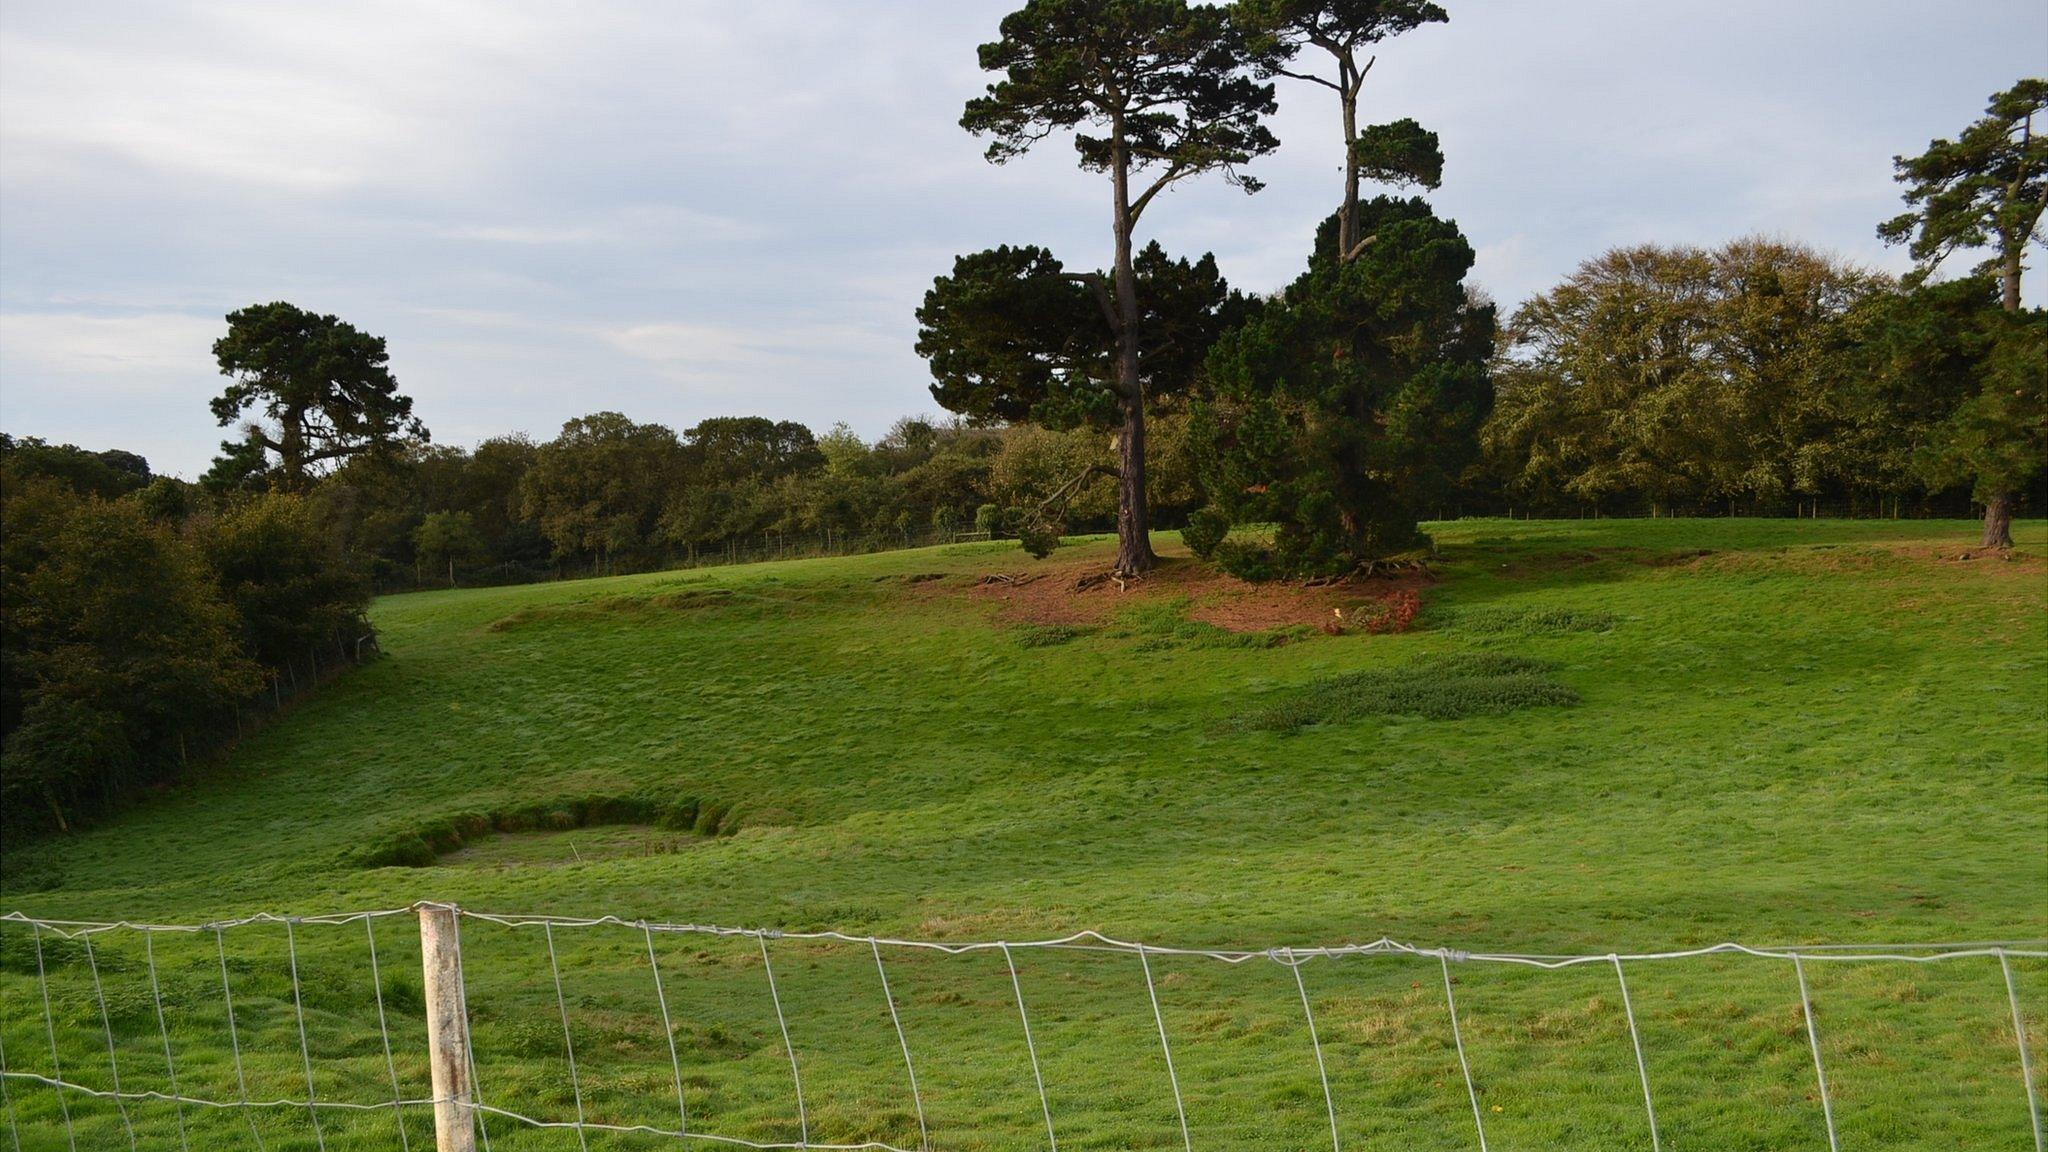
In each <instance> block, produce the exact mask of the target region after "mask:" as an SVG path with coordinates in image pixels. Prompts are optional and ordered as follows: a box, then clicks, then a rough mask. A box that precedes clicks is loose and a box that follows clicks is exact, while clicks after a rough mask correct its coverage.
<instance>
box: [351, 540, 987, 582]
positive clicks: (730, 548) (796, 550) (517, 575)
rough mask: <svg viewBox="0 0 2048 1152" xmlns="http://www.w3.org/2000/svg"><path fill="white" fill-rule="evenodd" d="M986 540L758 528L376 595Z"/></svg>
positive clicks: (395, 577)
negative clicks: (630, 556) (664, 548)
mask: <svg viewBox="0 0 2048 1152" xmlns="http://www.w3.org/2000/svg"><path fill="white" fill-rule="evenodd" d="M988 539H990V535H989V533H987V532H943V531H934V532H910V531H894V532H817V533H783V532H764V533H761V534H760V535H758V536H751V535H750V536H748V537H746V538H745V539H744V540H740V539H732V540H727V541H725V542H723V543H720V544H716V545H708V546H705V547H702V548H687V549H683V550H681V551H674V552H671V553H669V554H668V555H666V556H664V557H662V558H661V559H660V560H658V561H656V562H654V563H625V564H621V563H618V562H615V561H604V560H591V561H580V562H579V561H556V562H553V563H548V564H528V563H522V562H520V561H516V560H507V561H502V562H500V563H496V564H473V565H462V564H458V565H455V566H454V567H453V568H446V567H443V568H439V569H434V568H429V567H425V566H421V567H415V568H414V569H413V570H411V571H409V572H392V573H386V574H385V575H384V576H382V577H381V578H379V579H378V581H377V590H378V591H379V592H380V593H392V592H413V591H424V590H429V589H434V588H448V587H451V586H452V587H459V588H490V587H501V586H504V585H508V584H544V583H549V582H552V581H556V580H586V579H589V578H591V577H594V576H625V575H630V574H634V573H640V572H673V571H680V570H686V569H691V568H720V567H726V566H728V565H733V564H758V563H762V562H764V561H769V560H810V559H817V558H820V557H826V556H863V555H868V554H871V553H877V552H900V551H903V550H905V549H909V548H930V547H933V546H935V545H940V544H971V543H977V542H981V541H986V540H988Z"/></svg>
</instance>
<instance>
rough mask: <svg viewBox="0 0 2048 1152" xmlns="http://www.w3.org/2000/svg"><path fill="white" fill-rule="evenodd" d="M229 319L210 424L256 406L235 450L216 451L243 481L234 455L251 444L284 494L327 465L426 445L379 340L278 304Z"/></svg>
mask: <svg viewBox="0 0 2048 1152" xmlns="http://www.w3.org/2000/svg"><path fill="white" fill-rule="evenodd" d="M227 320H228V334H227V335H226V336H223V337H221V338H220V339H219V340H217V341H215V342H214V345H213V354H214V358H215V359H216V360H218V361H219V362H220V371H221V375H223V376H226V377H228V378H229V379H230V380H231V381H232V382H231V383H230V384H229V385H228V386H227V388H226V389H225V390H224V391H222V392H221V394H220V395H219V396H218V397H216V398H215V399H214V401H213V415H214V418H215V419H216V420H218V421H219V422H220V424H221V426H222V427H223V428H225V427H227V426H228V425H230V424H233V423H235V422H236V421H238V420H241V419H242V418H243V415H244V413H246V412H248V411H249V410H250V409H252V408H253V409H256V410H257V411H258V412H259V413H260V415H261V417H262V419H263V421H264V422H261V423H254V424H251V425H249V426H248V429H247V437H246V439H245V440H244V441H243V442H242V444H241V445H239V446H237V445H234V444H233V443H232V442H230V444H229V445H224V446H223V447H224V448H226V449H227V452H228V456H229V457H230V458H235V459H237V460H238V464H237V466H236V467H239V468H240V470H241V474H242V476H246V475H247V474H248V471H249V470H248V469H247V467H246V465H247V460H246V458H245V457H242V456H240V455H239V454H244V453H247V452H248V451H249V445H252V444H257V443H260V444H261V445H262V446H263V448H264V449H266V450H267V451H269V452H274V453H276V454H277V457H278V472H279V474H280V475H279V479H280V481H281V482H282V483H283V484H284V486H285V487H287V488H292V489H302V488H304V487H305V486H306V484H307V483H308V481H309V480H310V478H311V477H312V476H313V475H314V473H315V472H316V471H317V470H321V469H324V468H325V467H327V466H328V465H330V464H331V463H332V462H335V461H340V460H346V459H348V458H350V457H352V456H358V455H361V454H363V453H366V452H372V451H379V450H382V449H385V448H388V447H389V446H390V445H391V444H392V442H393V441H395V440H398V439H401V438H410V439H417V440H424V439H426V436H427V430H426V427H425V425H423V424H421V423H420V421H419V418H418V417H416V416H414V415H413V414H412V400H411V398H410V397H407V396H405V395H402V394H401V393H400V392H399V391H398V381H397V380H395V379H393V378H392V375H391V370H390V368H389V367H388V361H389V356H388V355H387V354H386V352H385V350H384V339H383V337H381V336H371V335H370V334H368V333H366V332H360V331H358V330H357V329H356V328H355V327H354V326H353V325H350V324H345V323H343V322H342V321H341V320H339V319H336V318H335V317H333V316H320V315H316V314H314V313H311V312H307V311H305V310H303V309H300V308H297V307H294V306H293V305H290V304H287V303H284V302H283V301H277V302H274V303H270V304H254V305H251V306H249V307H247V308H243V309H241V310H239V311H235V312H230V313H228V317H227ZM232 470H233V469H230V471H232ZM230 479H231V477H230V476H228V475H226V474H224V475H223V476H222V477H221V480H222V481H223V482H226V481H228V480H230ZM232 479H234V480H236V482H237V483H239V480H240V477H233V478H232Z"/></svg>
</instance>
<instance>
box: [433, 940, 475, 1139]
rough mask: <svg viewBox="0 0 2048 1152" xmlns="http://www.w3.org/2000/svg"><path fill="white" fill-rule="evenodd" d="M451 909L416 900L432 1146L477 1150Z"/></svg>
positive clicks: (465, 1014) (465, 1019) (466, 1030)
mask: <svg viewBox="0 0 2048 1152" xmlns="http://www.w3.org/2000/svg"><path fill="white" fill-rule="evenodd" d="M457 931H459V929H458V928H457V926H456V921H455V909H454V908H452V907H449V906H447V905H441V904H422V905H420V959H421V962H422V964H423V965H424V966H425V968H426V1001H427V1047H428V1049H429V1050H430V1051H429V1056H428V1063H429V1064H430V1066H431V1067H432V1069H433V1076H434V1148H435V1152H476V1110H475V1108H474V1107H472V1105H471V1100H472V1097H471V1091H472V1089H471V1086H470V1082H469V1007H468V1005H467V1004H466V1003H464V998H463V994H462V948H461V945H460V944H458V943H457V942H456V932H457Z"/></svg>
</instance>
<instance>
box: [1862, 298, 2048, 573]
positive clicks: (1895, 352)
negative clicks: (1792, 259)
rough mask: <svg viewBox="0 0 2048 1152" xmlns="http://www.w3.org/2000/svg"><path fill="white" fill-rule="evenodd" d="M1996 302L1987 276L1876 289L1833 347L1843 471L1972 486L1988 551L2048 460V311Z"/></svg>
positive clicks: (2003, 538)
mask: <svg viewBox="0 0 2048 1152" xmlns="http://www.w3.org/2000/svg"><path fill="white" fill-rule="evenodd" d="M1998 298H1999V286H1998V284H1997V282H1996V281H1995V280H1993V279H1991V278H1990V277H1986V276H1973V277H1968V278H1965V279H1961V280H1952V281H1947V282H1944V283H1937V284H1924V285H1922V286H1921V287H1919V288H1915V289H1913V290H1910V291H1901V292H1887V293H1882V294H1879V295H1877V296H1874V297H1872V298H1870V299H1868V300H1867V301H1865V302H1864V303H1863V304H1862V305H1861V306H1860V307H1859V308H1858V309H1857V310H1856V311H1855V312H1854V313H1852V314H1851V315H1850V316H1849V317H1848V318H1847V320H1846V321H1845V323H1844V325H1843V328H1844V329H1845V331H1844V332H1843V334H1842V336H1841V338H1840V339H1839V340H1838V341H1837V344H1838V347H1837V349H1836V350H1835V351H1836V354H1837V355H1838V356H1839V357H1840V363H1841V364H1842V366H1843V368H1842V370H1843V372H1844V373H1845V374H1846V375H1847V377H1848V379H1849V381H1850V385H1849V396H1848V399H1849V402H1850V406H1851V407H1850V410H1851V411H1852V412H1853V413H1854V417H1855V422H1854V425H1853V427H1852V429H1851V435H1850V436H1848V437H1844V439H1846V440H1848V442H1849V443H1850V444H1852V445H1853V446H1854V448H1855V449H1856V450H1857V451H1856V452H1855V453H1854V454H1853V455H1852V456H1851V458H1850V459H1849V461H1848V466H1849V467H1850V468H1852V469H1853V470H1855V471H1856V472H1857V473H1858V474H1860V475H1864V476H1868V477H1875V478H1880V479H1882V480H1884V481H1886V482H1888V483H1890V484H1892V485H1894V486H1899V487H1903V486H1906V485H1908V484H1912V483H1916V482H1917V483H1919V484H1923V485H1925V486H1926V487H1928V488H1931V489H1935V490H1940V489H1944V488H1959V489H1962V490H1964V491H1967V492H1969V494H1970V496H1971V498H1972V499H1973V500H1976V501H1977V502H1979V503H1981V504H1983V505H1984V506H1985V510H1986V514H1985V524H1984V538H1983V543H1984V545H1985V546H1986V547H1994V548H1998V547H2010V546H2011V540H2012V537H2011V510H2012V506H2013V499H2012V494H2014V493H2021V492H2026V491H2028V490H2029V489H2030V488H2032V487H2034V486H2035V485H2036V484H2037V482H2038V481H2039V479H2040V478H2041V476H2042V472H2043V462H2044V460H2048V343H2044V341H2048V312H2044V311H2043V310H2042V309H2038V308H2032V309H2021V310H2019V311H2010V312H2009V311H2006V310H2005V309H2004V308H2002V307H2000V306H1999V303H1998ZM2001 497H2003V499H2001Z"/></svg>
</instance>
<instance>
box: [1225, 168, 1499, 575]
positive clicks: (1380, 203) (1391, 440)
mask: <svg viewBox="0 0 2048 1152" xmlns="http://www.w3.org/2000/svg"><path fill="white" fill-rule="evenodd" d="M1356 218H1357V220H1358V221H1359V223H1360V224H1361V225H1362V226H1363V227H1364V228H1365V229H1367V230H1369V231H1370V233H1371V234H1372V235H1374V236H1377V237H1378V238H1379V239H1378V242H1377V243H1374V244H1372V245H1370V246H1368V247H1367V248H1365V249H1364V250H1363V251H1361V252H1360V253H1359V254H1358V255H1357V256H1356V257H1355V258H1353V259H1350V260H1348V261H1347V260H1345V259H1344V253H1343V252H1342V251H1341V243H1342V241H1341V239H1340V236H1341V230H1342V228H1343V224H1344V221H1343V219H1342V217H1341V215H1340V216H1332V217H1331V218H1330V219H1329V220H1327V221H1325V223H1324V225H1323V228H1322V230H1321V232H1320V234H1319V235H1318V237H1317V244H1316V251H1315V255H1314V257H1313V258H1312V259H1311V260H1310V263H1309V269H1308V271H1307V272H1306V273H1304V274H1303V275H1302V276H1301V278H1300V279H1298V280H1296V281H1295V282H1294V284H1292V285H1291V286H1289V287H1288V289H1287V291H1286V292H1285V293H1283V294H1282V295H1281V296H1280V297H1278V298H1277V299H1274V300H1272V301H1269V302H1267V303H1266V305H1265V306H1264V307H1263V308H1262V309H1261V310H1260V312H1259V313H1258V315H1256V316H1255V317H1254V318H1253V319H1252V320H1251V321H1249V322H1248V323H1246V324H1245V325H1243V326H1242V327H1240V328H1238V329H1237V330H1235V331H1233V332H1231V333H1229V334H1227V335H1225V336H1224V337H1223V338H1222V339H1221V340H1220V341H1219V342H1218V343H1217V345H1216V348H1215V349H1214V351H1213V352H1212V353H1211V354H1210V358H1209V374H1210V378H1211V381H1212V384H1213V387H1214V389H1215V392H1216V400H1215V403H1214V404H1213V405H1211V406H1208V407H1206V408H1205V409H1203V410H1202V411H1201V412H1200V414H1198V417H1197V419H1198V421H1199V422H1200V424H1201V426H1202V433H1201V434H1202V435H1205V436H1206V437H1208V439H1209V442H1210V443H1211V444H1212V445H1213V447H1212V450H1211V460H1212V465H1211V468H1212V471H1211V475H1210V477H1209V483H1208V485H1207V487H1208V490H1209V492H1210V493H1211V494H1212V496H1213V497H1214V498H1215V499H1216V501H1217V505H1218V509H1217V510H1218V512H1219V513H1220V514H1221V515H1223V516H1227V517H1229V518H1230V519H1232V520H1236V521H1238V522H1244V521H1248V520H1250V521H1261V522H1269V523H1272V524H1274V525H1275V526H1276V531H1275V534H1274V538H1273V542H1272V545H1271V548H1270V551H1269V552H1264V553H1259V554H1253V553H1251V552H1247V551H1245V550H1241V549H1238V550H1232V551H1226V552H1225V553H1224V556H1225V560H1226V563H1227V564H1229V565H1230V566H1232V567H1233V568H1235V569H1236V570H1238V571H1239V572H1240V573H1241V574H1247V575H1250V574H1257V575H1260V576H1267V575H1324V576H1327V575H1337V574H1341V573H1344V572H1348V571H1350V570H1352V569H1355V568H1357V567H1359V566H1360V565H1362V564H1367V563H1370V562H1372V561H1375V560H1378V559H1382V558H1384V557H1387V556H1389V555H1392V554H1394V553H1398V552H1401V551H1404V550H1408V549H1412V548H1415V547H1417V546H1419V545H1421V544H1423V543H1425V541H1424V540H1423V538H1422V537H1421V535H1420V534H1419V532H1418V531H1417V529H1416V522H1417V521H1418V520H1419V519H1420V518H1421V516H1422V514H1423V513H1424V512H1425V511H1426V510H1427V509H1429V508H1431V507H1432V506H1433V505H1434V502H1435V501H1436V500H1438V499H1440V498H1441V497H1442V496H1443V495H1444V494H1446V493H1447V492H1448V491H1449V490H1450V489H1451V487H1452V486H1453V485H1454V484H1455V483H1456V481H1457V479H1458V477H1459V474H1460V473H1461V472H1462V471H1463V469H1464V468H1465V466H1466V465H1467V464H1468V463H1469V462H1470V461H1471V460H1472V459H1473V458H1474V457H1475V456H1476V454H1477V439H1476V434H1477V431H1478V428H1479V425H1480V422H1481V421H1483V420H1484V419H1485V417H1486V414H1487V410H1488V406H1489V403H1490V401H1491V385H1490V383H1489V380H1488V376H1487V360H1488V358H1489V357H1490V356H1491V354H1492V350H1493V339H1494V314H1493V306H1492V305H1491V304H1488V303H1484V302H1482V301H1478V300H1475V299H1474V298H1473V297H1472V296H1471V295H1470V294H1468V292H1467V291H1466V289H1465V285H1464V278H1465V274H1466V273H1467V272H1468V271H1469V270H1470V269H1471V266H1472V261H1473V253H1472V247H1471V245H1470V244H1468V243H1466V241H1465V238H1464V236H1463V235H1462V234H1460V233H1459V231H1458V229H1457V226H1456V225H1455V224H1452V223H1450V222H1449V221H1446V220H1441V219H1439V218H1437V216H1436V215H1435V213H1433V212H1431V211H1430V209H1429V206H1428V205H1427V204H1424V203H1423V202H1422V201H1421V200H1414V199H1408V200H1400V199H1392V198H1388V197H1378V198H1375V199H1373V200H1371V201H1368V202H1366V203H1363V204H1361V205H1359V206H1358V210H1357V217H1356ZM1217 519H1218V517H1215V516H1211V517H1206V518H1205V528H1206V529H1213V527H1214V525H1215V523H1216V522H1217Z"/></svg>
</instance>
